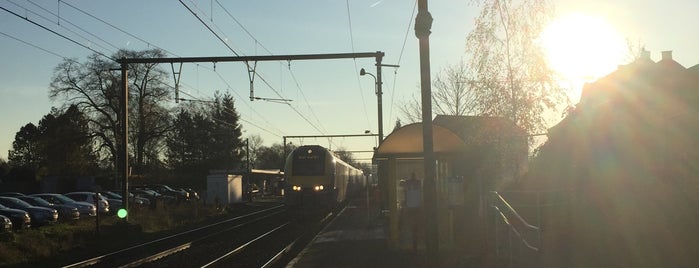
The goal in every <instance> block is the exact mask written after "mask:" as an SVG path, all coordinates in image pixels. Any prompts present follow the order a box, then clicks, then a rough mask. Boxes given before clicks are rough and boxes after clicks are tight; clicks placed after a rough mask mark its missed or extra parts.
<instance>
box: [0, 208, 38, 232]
mask: <svg viewBox="0 0 699 268" xmlns="http://www.w3.org/2000/svg"><path fill="white" fill-rule="evenodd" d="M0 215H3V216H5V217H8V218H10V220H11V221H12V226H13V227H14V228H15V230H17V229H25V228H29V227H31V226H32V218H31V217H30V216H29V213H27V212H26V211H24V210H19V209H14V208H8V207H6V206H3V205H0Z"/></svg>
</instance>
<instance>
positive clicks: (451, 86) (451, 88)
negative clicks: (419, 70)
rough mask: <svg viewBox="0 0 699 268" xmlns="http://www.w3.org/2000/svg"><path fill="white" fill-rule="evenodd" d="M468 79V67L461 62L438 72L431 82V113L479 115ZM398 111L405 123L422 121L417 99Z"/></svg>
mask: <svg viewBox="0 0 699 268" xmlns="http://www.w3.org/2000/svg"><path fill="white" fill-rule="evenodd" d="M468 79H469V73H468V67H467V66H466V63H465V62H464V61H463V60H461V61H459V63H457V64H454V65H448V66H446V67H445V68H443V69H442V70H440V72H439V73H438V74H437V75H436V76H435V78H434V81H432V87H433V89H434V90H433V92H432V103H433V105H432V109H433V110H434V111H433V112H434V113H436V114H444V115H477V114H479V112H480V109H479V107H478V95H477V93H478V92H477V91H475V90H474V88H473V86H472V83H469V81H468ZM400 110H401V113H402V114H403V118H404V119H405V121H406V122H419V121H422V105H421V103H420V101H419V100H418V99H416V98H413V99H412V100H410V101H408V102H407V103H405V104H404V105H402V106H401V107H400Z"/></svg>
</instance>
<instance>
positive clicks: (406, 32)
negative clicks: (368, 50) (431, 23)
mask: <svg viewBox="0 0 699 268" xmlns="http://www.w3.org/2000/svg"><path fill="white" fill-rule="evenodd" d="M416 9H417V0H415V4H414V5H413V11H412V12H411V13H410V19H409V20H408V27H406V29H405V36H404V37H403V45H402V46H401V48H400V54H398V63H396V64H397V65H400V61H401V60H402V59H403V52H404V51H405V44H407V43H408V34H410V28H411V27H410V26H411V25H413V20H414V18H415V10H416ZM397 79H398V69H396V70H394V71H393V89H391V109H390V110H389V112H388V118H391V117H392V116H393V106H394V105H395V102H394V98H395V96H396V80H397Z"/></svg>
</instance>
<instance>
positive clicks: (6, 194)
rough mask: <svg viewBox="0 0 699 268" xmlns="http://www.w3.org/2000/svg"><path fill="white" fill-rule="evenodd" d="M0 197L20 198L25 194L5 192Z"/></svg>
mask: <svg viewBox="0 0 699 268" xmlns="http://www.w3.org/2000/svg"><path fill="white" fill-rule="evenodd" d="M0 196H9V197H18V196H24V194H23V193H18V192H4V193H0Z"/></svg>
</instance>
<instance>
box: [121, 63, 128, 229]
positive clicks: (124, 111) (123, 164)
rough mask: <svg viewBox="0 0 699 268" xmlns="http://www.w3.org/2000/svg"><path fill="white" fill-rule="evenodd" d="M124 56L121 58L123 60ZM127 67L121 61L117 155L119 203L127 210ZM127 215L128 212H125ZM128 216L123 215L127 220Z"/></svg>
mask: <svg viewBox="0 0 699 268" xmlns="http://www.w3.org/2000/svg"><path fill="white" fill-rule="evenodd" d="M123 59H124V58H122V60H123ZM128 79H129V68H128V64H126V63H124V62H122V63H121V107H120V108H121V113H120V114H121V126H120V127H121V144H119V155H120V156H121V158H120V160H121V176H122V177H121V203H122V204H123V205H124V209H125V210H126V211H127V212H128V211H129V153H128V151H127V146H128V144H129V108H128V107H129V80H128ZM127 215H128V214H127ZM128 219H129V218H128V216H126V217H124V220H125V221H128Z"/></svg>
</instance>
